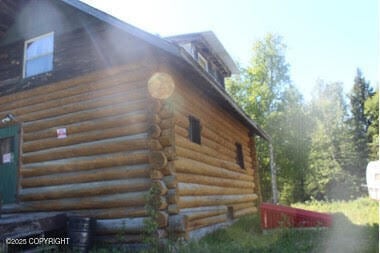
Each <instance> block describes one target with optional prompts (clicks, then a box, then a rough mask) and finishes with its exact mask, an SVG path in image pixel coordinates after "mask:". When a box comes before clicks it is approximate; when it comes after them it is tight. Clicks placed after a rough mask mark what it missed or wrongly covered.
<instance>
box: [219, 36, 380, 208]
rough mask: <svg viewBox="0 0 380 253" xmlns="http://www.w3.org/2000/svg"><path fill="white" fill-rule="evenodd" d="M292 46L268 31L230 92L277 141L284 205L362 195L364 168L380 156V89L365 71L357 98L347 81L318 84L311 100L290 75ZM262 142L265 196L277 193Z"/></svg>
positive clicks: (358, 77)
mask: <svg viewBox="0 0 380 253" xmlns="http://www.w3.org/2000/svg"><path fill="white" fill-rule="evenodd" d="M285 53H286V45H285V44H284V42H283V40H282V38H281V37H280V36H278V35H274V34H268V35H266V36H265V37H264V38H262V39H261V40H258V41H257V42H255V43H254V45H253V48H252V59H251V62H250V64H249V66H248V67H246V68H241V75H239V76H236V77H234V78H232V79H230V80H228V81H227V82H226V88H227V91H228V92H229V93H230V95H231V96H232V97H233V98H234V99H235V100H236V101H237V103H238V104H239V105H240V106H241V107H242V108H243V109H244V110H245V112H246V113H247V114H248V115H249V116H250V117H251V118H252V119H254V120H255V121H256V122H257V123H258V124H259V125H260V126H261V127H262V128H263V129H264V130H265V131H266V132H267V133H268V134H269V135H270V136H271V138H272V144H273V147H274V153H275V164H276V165H277V179H278V188H279V191H280V202H283V203H289V202H296V201H303V200H305V199H308V198H317V199H332V198H334V199H349V198H352V197H356V196H358V195H360V194H362V191H361V187H360V185H361V184H362V183H363V179H364V177H363V172H364V168H365V166H366V164H367V162H368V158H369V153H370V154H371V156H370V158H371V157H372V159H373V158H374V157H378V138H379V137H378V132H379V124H378V117H379V108H378V92H377V93H376V94H375V95H374V93H373V92H372V89H371V87H370V86H369V83H368V82H367V81H366V80H365V79H364V77H363V74H362V73H361V72H360V70H358V71H357V75H356V77H355V80H354V84H353V88H352V91H351V93H350V94H349V96H347V95H345V94H344V92H343V85H342V83H339V82H331V83H328V82H324V81H322V80H320V81H318V82H317V85H316V88H315V91H314V93H313V98H312V100H311V102H310V103H305V101H304V100H303V98H302V95H301V94H300V92H299V91H298V90H297V89H296V88H295V87H294V86H293V84H292V82H291V79H290V76H289V68H290V66H289V64H288V63H287V61H286V58H285ZM257 143H258V145H257V151H258V158H259V175H260V182H261V190H262V196H263V199H264V201H265V200H269V199H270V198H271V195H272V194H271V175H270V168H269V167H270V166H269V161H270V160H269V149H268V143H267V142H266V141H262V140H259V141H258V142H257Z"/></svg>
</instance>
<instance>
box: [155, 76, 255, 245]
mask: <svg viewBox="0 0 380 253" xmlns="http://www.w3.org/2000/svg"><path fill="white" fill-rule="evenodd" d="M173 75H174V76H175V77H176V90H175V93H174V95H173V96H172V98H171V99H170V101H171V103H172V104H173V105H174V107H173V109H172V110H173V117H172V118H167V119H164V120H162V123H161V124H162V125H164V126H170V125H171V126H172V127H173V131H171V130H166V131H164V132H163V134H164V136H163V137H162V140H161V141H162V142H165V143H170V142H171V141H173V139H174V143H175V145H174V148H172V157H173V158H174V159H173V166H172V168H171V169H169V170H168V174H170V173H171V174H170V176H169V175H168V177H167V180H166V181H165V182H166V183H167V187H168V188H169V192H168V195H167V201H168V204H169V207H170V208H169V213H170V214H171V216H170V217H169V230H171V231H174V232H176V233H177V234H178V233H180V234H182V235H183V236H185V238H186V237H188V236H189V235H192V234H196V231H198V230H199V231H201V230H203V229H207V228H211V227H215V225H217V224H222V223H228V222H231V221H233V220H234V219H236V218H238V217H240V216H243V215H246V214H250V213H254V212H256V211H257V204H256V201H257V198H258V195H257V188H256V185H255V183H256V182H257V181H256V179H255V177H254V175H256V173H255V170H256V166H257V161H256V152H255V150H254V149H255V144H254V142H253V141H254V139H253V138H252V136H251V135H250V133H249V130H248V129H247V128H246V127H245V126H244V125H243V124H241V123H240V122H239V121H238V120H237V119H236V118H234V117H233V115H231V114H230V113H229V112H227V111H225V110H223V109H222V108H221V107H220V106H218V104H217V103H216V102H214V101H213V100H211V99H210V98H208V97H207V96H206V95H205V94H204V93H203V92H202V91H201V90H200V89H193V88H190V87H194V84H192V83H191V80H189V78H185V77H183V76H181V75H180V74H175V73H173ZM189 116H194V117H196V118H198V119H199V120H200V124H201V144H200V145H199V144H196V143H193V142H191V141H190V139H189V119H188V118H189ZM236 143H240V144H241V145H242V150H243V157H244V165H245V166H244V168H241V167H240V166H239V165H238V163H237V159H236Z"/></svg>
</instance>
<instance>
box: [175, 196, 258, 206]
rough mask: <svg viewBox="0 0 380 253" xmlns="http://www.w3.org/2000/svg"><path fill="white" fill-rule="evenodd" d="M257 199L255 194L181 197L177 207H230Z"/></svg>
mask: <svg viewBox="0 0 380 253" xmlns="http://www.w3.org/2000/svg"><path fill="white" fill-rule="evenodd" d="M256 199H257V195H256V194H245V195H208V196H181V197H180V199H179V203H178V206H179V207H180V208H188V207H200V206H215V205H232V204H235V203H243V202H250V201H254V200H256Z"/></svg>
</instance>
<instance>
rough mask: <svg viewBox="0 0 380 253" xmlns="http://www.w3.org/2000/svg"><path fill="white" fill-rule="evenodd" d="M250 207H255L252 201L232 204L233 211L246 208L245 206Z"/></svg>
mask: <svg viewBox="0 0 380 253" xmlns="http://www.w3.org/2000/svg"><path fill="white" fill-rule="evenodd" d="M251 207H255V203H253V202H247V203H240V204H235V205H234V206H233V208H234V211H238V210H241V209H246V208H251Z"/></svg>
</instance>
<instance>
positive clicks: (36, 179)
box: [0, 64, 167, 234]
mask: <svg viewBox="0 0 380 253" xmlns="http://www.w3.org/2000/svg"><path fill="white" fill-rule="evenodd" d="M151 74H152V68H151V67H148V66H144V65H142V64H137V65H132V64H129V65H124V66H120V67H115V68H112V69H108V70H104V71H98V72H94V73H91V74H88V75H84V76H82V77H79V78H74V79H69V80H66V81H62V82H58V83H52V84H49V85H47V86H44V87H39V88H35V89H32V90H28V91H23V92H18V93H16V94H12V95H8V96H3V97H1V99H0V115H5V114H7V113H9V112H11V113H12V114H13V115H15V117H16V120H17V121H19V122H22V129H23V135H22V146H21V154H22V155H21V167H20V175H21V178H20V190H19V196H18V197H19V201H20V203H19V205H16V206H14V207H12V208H5V209H4V212H7V213H12V212H48V211H64V212H69V213H74V214H81V215H90V216H93V217H95V218H98V219H99V220H98V222H99V223H100V224H101V226H99V231H98V232H99V233H100V234H102V233H107V234H109V233H111V232H113V233H117V231H118V229H120V228H115V229H113V228H112V227H113V224H114V223H115V222H116V221H118V220H119V219H124V220H125V221H126V222H127V219H128V222H129V223H130V222H131V218H133V217H139V218H138V219H137V218H136V219H137V220H134V221H133V222H132V225H131V226H132V227H129V225H128V226H127V229H126V232H128V231H129V230H130V231H129V232H131V233H132V232H133V233H135V232H136V231H137V230H140V231H141V230H142V229H143V222H142V221H143V219H144V218H145V217H146V215H147V214H146V211H145V208H144V206H145V204H146V203H145V200H146V196H147V193H148V191H149V189H150V187H151V186H152V182H153V180H152V168H153V169H154V168H155V166H158V167H159V166H160V164H159V162H158V165H157V160H159V158H160V156H159V155H158V156H156V155H157V154H156V153H158V154H160V153H159V152H156V151H159V150H161V145H160V143H159V141H158V139H157V138H158V136H159V133H157V131H160V129H157V128H156V127H157V124H156V122H155V120H156V115H155V111H156V110H157V101H154V100H153V99H152V98H151V97H150V96H149V94H148V91H147V80H148V78H149V77H150V76H151ZM58 128H66V130H67V137H66V138H63V139H58V138H57V132H56V131H57V129H58ZM157 157H158V158H157ZM153 175H154V174H153ZM157 183H158V185H159V187H160V189H161V193H162V194H163V195H164V194H166V192H167V189H166V186H165V184H163V183H162V182H160V181H158V182H157ZM165 208H166V201H165V199H163V200H162V207H161V209H165ZM166 219H167V215H165V214H164V213H160V226H165V225H166ZM128 222H127V223H128ZM133 224H134V225H133Z"/></svg>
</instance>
